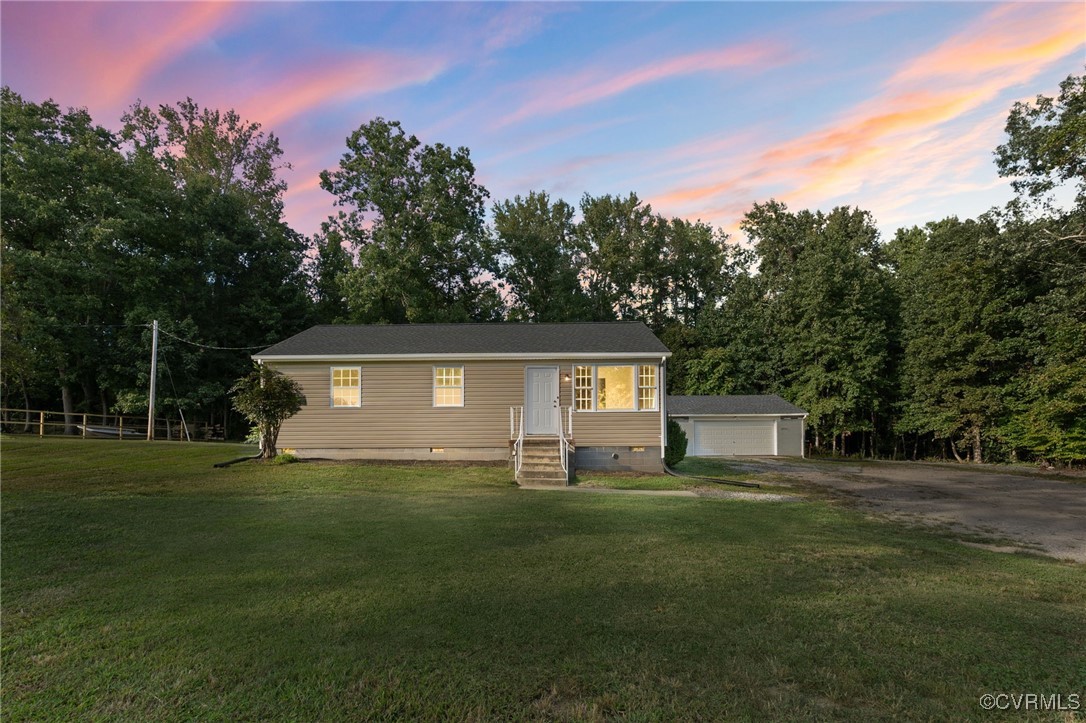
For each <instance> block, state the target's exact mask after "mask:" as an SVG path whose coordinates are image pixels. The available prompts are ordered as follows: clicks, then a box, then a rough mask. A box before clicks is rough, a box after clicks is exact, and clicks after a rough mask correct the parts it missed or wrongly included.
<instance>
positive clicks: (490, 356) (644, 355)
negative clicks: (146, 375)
mask: <svg viewBox="0 0 1086 723" xmlns="http://www.w3.org/2000/svg"><path fill="white" fill-rule="evenodd" d="M670 356H671V352H669V351H643V352H642V351H638V352H632V351H629V352H548V353H535V354H533V353H525V352H517V353H515V354H495V353H472V354H254V355H253V359H254V360H255V361H258V362H265V361H278V362H301V361H308V362H323V361H426V360H431V359H432V360H440V361H444V360H455V359H471V360H475V361H491V360H493V361H499V360H535V359H547V360H560V359H583V360H592V359H655V358H657V357H660V358H664V359H667V358H669V357H670Z"/></svg>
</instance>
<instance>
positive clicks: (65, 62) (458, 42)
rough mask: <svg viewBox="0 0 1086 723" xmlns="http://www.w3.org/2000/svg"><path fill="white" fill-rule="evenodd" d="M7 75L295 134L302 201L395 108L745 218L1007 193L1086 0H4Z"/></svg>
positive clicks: (289, 141) (1063, 68)
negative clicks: (768, 210) (225, 115)
mask: <svg viewBox="0 0 1086 723" xmlns="http://www.w3.org/2000/svg"><path fill="white" fill-rule="evenodd" d="M2 10H3V24H2V26H0V72H2V76H3V78H2V80H3V83H4V84H6V85H10V86H11V87H12V89H13V90H15V91H16V92H18V93H20V94H22V95H23V96H24V97H25V98H27V99H28V100H34V101H40V100H43V99H45V98H54V99H55V100H56V101H57V102H58V103H59V104H60V105H61V106H65V107H67V106H76V107H80V106H83V107H87V108H88V109H89V110H90V112H91V114H92V116H93V117H94V119H95V121H97V122H99V123H102V124H104V125H106V126H109V127H112V128H114V129H116V128H117V127H118V126H119V120H120V117H121V114H122V113H123V111H124V110H125V109H126V108H127V107H128V106H129V105H131V104H132V103H133V102H135V101H136V100H137V99H142V101H143V102H144V103H146V104H147V105H150V106H152V107H153V106H157V105H158V104H160V103H173V102H176V101H177V100H179V99H182V98H186V97H192V98H193V99H194V100H196V101H197V102H198V103H200V105H201V106H204V107H212V108H219V109H221V110H226V109H229V108H234V109H236V110H237V111H238V112H239V113H240V114H241V115H242V117H243V118H245V119H246V120H248V121H252V122H258V123H260V124H262V126H263V129H264V130H265V131H267V132H271V133H275V134H276V135H277V136H278V137H279V139H280V142H281V145H282V148H283V149H284V158H283V160H284V161H285V162H289V163H291V164H292V166H293V167H292V168H291V169H287V170H285V171H284V176H283V177H284V179H285V180H286V181H287V182H288V184H289V187H288V188H289V190H288V192H287V194H286V195H285V199H284V205H285V213H286V220H287V222H288V223H290V224H291V225H292V226H293V227H295V228H296V229H297V230H298V231H300V232H302V233H306V234H311V233H313V232H315V231H316V230H317V229H318V228H319V225H320V222H321V221H322V220H324V218H326V217H327V215H328V214H329V213H331V212H332V211H333V210H334V209H333V206H332V200H333V199H332V197H331V195H330V194H327V193H325V192H324V191H323V190H321V189H320V188H319V184H318V181H317V174H319V172H320V171H321V170H323V169H324V168H329V167H332V166H334V165H335V163H336V162H337V160H338V158H339V157H340V155H341V154H342V153H343V151H344V138H345V137H346V136H347V135H348V134H349V133H350V132H351V131H353V130H354V129H356V128H358V127H359V126H360V125H361V124H363V123H365V122H367V121H369V120H371V119H372V118H373V117H375V116H378V115H380V116H383V117H385V118H389V119H395V120H398V121H401V122H402V123H403V127H404V129H405V131H407V132H408V133H411V134H414V135H416V136H417V137H418V138H419V139H420V140H422V142H424V143H438V142H440V143H445V144H448V145H451V146H454V147H457V146H466V147H468V148H469V149H470V151H471V155H472V159H473V160H474V162H475V166H476V170H477V179H478V180H480V181H481V182H482V183H484V184H485V185H486V186H487V187H488V188H489V190H490V192H491V194H492V195H491V198H492V200H494V201H499V200H502V199H504V198H511V197H512V196H513V195H516V194H520V195H524V194H526V193H528V192H529V191H532V190H545V191H548V192H549V193H550V194H551V197H552V198H554V199H558V198H562V199H564V200H565V201H567V202H570V203H573V204H576V203H577V201H578V199H579V198H580V197H581V195H582V194H583V193H590V194H593V195H599V194H604V193H619V194H625V193H629V192H631V191H633V192H636V193H638V195H639V196H640V197H642V198H644V199H645V200H646V201H649V202H651V203H652V204H653V207H654V208H655V209H657V210H658V211H660V212H663V213H667V214H671V215H679V216H683V217H686V218H690V219H695V218H700V219H702V220H705V221H708V222H710V223H713V224H717V225H719V226H722V227H724V228H726V229H734V228H735V226H736V223H737V221H738V219H739V218H741V216H742V215H743V213H744V212H745V211H746V210H747V209H748V208H749V206H750V204H751V203H752V202H755V201H765V200H768V199H769V198H778V199H781V200H784V201H786V202H787V203H789V204H790V205H792V206H794V207H799V208H802V207H810V208H816V207H825V206H827V205H831V204H833V205H836V204H850V205H859V206H861V207H864V208H867V209H869V210H871V211H872V212H874V213H875V214H876V216H877V217H879V218H880V221H882V222H886V219H892V220H894V222H898V221H901V222H907V221H909V220H910V218H913V219H915V220H916V221H919V222H921V223H922V222H924V221H925V220H930V218H931V217H932V216H931V214H934V213H946V212H952V213H958V214H961V215H967V214H975V213H979V212H982V211H983V210H985V209H987V208H990V207H991V206H993V205H997V204H999V203H1003V202H1004V201H1005V200H1006V199H1007V198H1008V197H1009V191H1008V190H1007V186H1006V184H1005V183H1004V182H1003V181H1002V180H1001V179H999V178H998V176H997V174H996V171H995V168H994V165H993V163H992V150H993V149H994V148H995V146H996V145H998V143H999V142H1000V141H1001V133H1002V127H1003V123H1004V121H1005V118H1006V114H1007V110H1008V109H1009V108H1010V106H1011V104H1013V103H1014V102H1015V101H1017V100H1021V99H1023V98H1027V99H1028V98H1032V97H1034V96H1035V95H1036V94H1038V93H1045V94H1051V93H1053V92H1054V91H1055V90H1056V89H1057V85H1058V83H1059V81H1060V80H1062V79H1063V78H1064V77H1066V76H1067V75H1068V74H1070V73H1075V74H1077V73H1081V72H1083V48H1084V45H1086V32H1084V30H1086V7H1084V6H1083V5H1082V4H1081V3H1062V2H1043V3H1019V4H1015V3H1004V4H989V3H867V4H857V3H833V2H831V3H794V4H788V3H784V4H781V3H674V4H649V3H645V4H641V3H632V4H614V3H584V4H573V3H531V2H529V3H511V2H494V3H387V2H377V3H300V2H277V3H256V2H253V3H229V4H222V3H198V2H185V1H180V2H169V3H153V2H127V3H120V2H96V1H95V0H88V1H87V2H24V1H23V0H3V7H2Z"/></svg>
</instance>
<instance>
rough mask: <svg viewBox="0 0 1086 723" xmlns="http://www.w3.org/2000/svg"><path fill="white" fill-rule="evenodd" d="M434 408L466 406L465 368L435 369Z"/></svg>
mask: <svg viewBox="0 0 1086 723" xmlns="http://www.w3.org/2000/svg"><path fill="white" fill-rule="evenodd" d="M434 406H435V407H462V406H464V367H434Z"/></svg>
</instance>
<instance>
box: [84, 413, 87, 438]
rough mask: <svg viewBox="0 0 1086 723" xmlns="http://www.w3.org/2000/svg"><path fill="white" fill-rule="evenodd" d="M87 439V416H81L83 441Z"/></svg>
mask: <svg viewBox="0 0 1086 723" xmlns="http://www.w3.org/2000/svg"><path fill="white" fill-rule="evenodd" d="M86 438H87V415H86V414H84V415H83V439H86Z"/></svg>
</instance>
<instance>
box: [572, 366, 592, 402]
mask: <svg viewBox="0 0 1086 723" xmlns="http://www.w3.org/2000/svg"><path fill="white" fill-rule="evenodd" d="M573 407H574V409H576V410H577V411H578V412H587V411H591V410H592V367H575V368H574V369H573Z"/></svg>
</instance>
